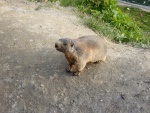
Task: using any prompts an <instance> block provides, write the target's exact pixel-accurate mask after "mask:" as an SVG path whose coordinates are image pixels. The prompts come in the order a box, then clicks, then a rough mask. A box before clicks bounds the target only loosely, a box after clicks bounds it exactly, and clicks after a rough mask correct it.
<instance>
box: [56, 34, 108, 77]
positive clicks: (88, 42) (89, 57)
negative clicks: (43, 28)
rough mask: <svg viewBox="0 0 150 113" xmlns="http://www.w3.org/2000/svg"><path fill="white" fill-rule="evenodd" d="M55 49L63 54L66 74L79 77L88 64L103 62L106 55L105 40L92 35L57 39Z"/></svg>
mask: <svg viewBox="0 0 150 113" xmlns="http://www.w3.org/2000/svg"><path fill="white" fill-rule="evenodd" d="M55 48H56V50H58V51H60V52H62V53H64V54H65V57H66V59H67V61H68V63H69V68H68V69H67V72H72V73H73V75H79V74H80V72H81V71H82V70H83V69H84V67H85V66H86V64H87V63H88V62H93V63H97V62H99V61H105V59H106V55H107V46H106V42H105V40H104V39H103V38H100V37H98V36H93V35H89V36H82V37H79V38H77V39H69V38H62V39H59V41H58V42H56V43H55Z"/></svg>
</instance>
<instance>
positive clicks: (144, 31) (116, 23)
mask: <svg viewBox="0 0 150 113" xmlns="http://www.w3.org/2000/svg"><path fill="white" fill-rule="evenodd" d="M32 1H33V0H32ZM35 1H37V0H35ZM38 1H40V0H38ZM49 1H50V2H56V1H59V2H60V4H61V5H62V6H74V7H77V8H78V10H79V12H80V17H82V18H83V19H84V20H85V24H86V25H87V26H89V27H90V28H91V29H93V30H94V31H96V32H98V33H101V34H103V35H104V36H107V37H109V38H110V39H112V40H114V41H115V42H119V43H129V44H132V45H135V46H142V47H150V27H149V25H150V13H147V12H144V11H141V10H139V9H136V8H127V7H121V6H119V7H118V6H117V2H116V1H115V0H49Z"/></svg>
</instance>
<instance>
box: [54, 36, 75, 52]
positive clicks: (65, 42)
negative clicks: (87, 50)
mask: <svg viewBox="0 0 150 113" xmlns="http://www.w3.org/2000/svg"><path fill="white" fill-rule="evenodd" d="M55 48H56V50H58V51H60V52H63V53H65V52H73V51H74V43H73V41H72V40H71V39H68V38H62V39H59V41H57V42H56V43H55Z"/></svg>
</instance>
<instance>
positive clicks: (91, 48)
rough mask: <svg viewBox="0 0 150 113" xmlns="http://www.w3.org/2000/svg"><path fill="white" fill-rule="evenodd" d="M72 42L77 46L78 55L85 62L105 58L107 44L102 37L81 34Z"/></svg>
mask: <svg viewBox="0 0 150 113" xmlns="http://www.w3.org/2000/svg"><path fill="white" fill-rule="evenodd" d="M74 44H75V47H76V48H78V51H77V52H79V56H80V57H83V59H84V60H87V62H95V61H98V60H102V61H104V60H105V59H106V55H107V46H106V42H105V40H104V39H103V38H100V37H98V36H94V35H88V36H82V37H79V38H78V39H75V40H74ZM81 53H82V54H81Z"/></svg>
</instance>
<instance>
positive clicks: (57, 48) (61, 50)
mask: <svg viewBox="0 0 150 113" xmlns="http://www.w3.org/2000/svg"><path fill="white" fill-rule="evenodd" d="M55 48H56V50H57V51H60V52H63V48H62V47H61V44H60V42H56V43H55Z"/></svg>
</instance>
